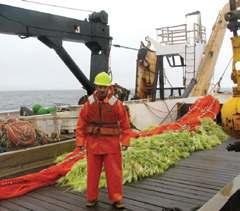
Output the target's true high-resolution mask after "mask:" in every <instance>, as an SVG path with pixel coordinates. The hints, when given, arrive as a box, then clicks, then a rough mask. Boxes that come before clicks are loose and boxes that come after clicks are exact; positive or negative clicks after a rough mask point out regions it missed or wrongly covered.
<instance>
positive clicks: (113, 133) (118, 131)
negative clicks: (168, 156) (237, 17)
mask: <svg viewBox="0 0 240 211" xmlns="http://www.w3.org/2000/svg"><path fill="white" fill-rule="evenodd" d="M111 82H112V80H111V77H110V76H109V75H108V74H107V73H105V72H101V73H99V74H98V75H97V76H96V77H95V81H94V84H95V85H96V90H95V92H94V93H93V94H92V95H91V96H90V97H88V101H87V102H86V103H85V104H84V106H83V108H82V109H81V111H80V114H79V118H78V122H77V129H76V145H77V147H80V149H81V150H85V149H86V150H87V172H88V173H87V204H86V206H87V207H93V206H95V205H96V204H97V199H98V194H99V188H98V185H99V179H100V174H101V171H102V167H103V165H104V170H105V172H106V178H107V189H108V196H109V199H110V200H111V201H112V202H113V206H114V207H115V208H118V209H123V208H124V204H123V203H122V198H123V190H122V158H121V150H127V148H128V144H129V137H130V134H131V129H130V126H129V119H128V114H127V111H126V110H125V108H124V106H123V104H122V102H121V101H120V100H118V99H117V98H116V97H115V96H114V95H113V91H112V90H113V89H112V87H111Z"/></svg>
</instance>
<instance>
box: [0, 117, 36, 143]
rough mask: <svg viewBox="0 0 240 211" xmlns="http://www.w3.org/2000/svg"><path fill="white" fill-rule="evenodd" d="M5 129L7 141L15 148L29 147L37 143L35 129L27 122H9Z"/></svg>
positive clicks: (4, 126)
mask: <svg viewBox="0 0 240 211" xmlns="http://www.w3.org/2000/svg"><path fill="white" fill-rule="evenodd" d="M3 128H4V130H5V131H6V135H7V139H8V140H9V142H10V143H11V144H12V145H14V146H29V145H32V144H34V143H35V141H36V132H35V128H34V127H33V126H32V125H31V123H29V122H27V121H22V120H8V121H7V123H5V124H4V125H3Z"/></svg>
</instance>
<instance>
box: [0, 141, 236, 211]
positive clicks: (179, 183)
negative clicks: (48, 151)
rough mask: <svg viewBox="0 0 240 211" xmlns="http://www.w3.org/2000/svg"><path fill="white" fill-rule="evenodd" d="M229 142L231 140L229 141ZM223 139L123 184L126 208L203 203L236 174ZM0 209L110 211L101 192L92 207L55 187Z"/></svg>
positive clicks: (8, 202) (79, 196)
mask: <svg viewBox="0 0 240 211" xmlns="http://www.w3.org/2000/svg"><path fill="white" fill-rule="evenodd" d="M231 141H232V140H231ZM228 143H229V142H226V143H224V144H222V145H220V146H218V147H216V148H214V149H213V150H208V151H203V152H195V153H193V154H192V155H191V156H190V157H189V158H188V159H185V160H182V161H179V162H178V163H177V164H176V166H174V167H172V168H170V169H169V170H168V171H167V172H165V173H164V174H163V175H161V176H155V177H152V178H147V179H144V180H142V181H140V182H137V183H134V184H129V185H125V186H124V194H125V196H124V203H125V205H126V207H127V209H126V210H136V211H140V210H156V211H161V210H162V208H164V207H171V208H173V207H178V208H180V209H181V210H184V211H185V210H186V211H187V210H191V209H193V208H196V207H199V206H201V205H203V204H204V203H205V202H207V201H208V200H209V199H210V198H211V197H212V196H214V195H215V193H216V192H217V191H218V190H219V189H221V188H222V187H223V186H224V185H225V184H226V183H228V182H229V181H231V180H232V179H233V178H234V177H235V176H237V175H238V174H240V153H237V152H227V151H226V150H225V146H226V144H228ZM0 210H1V211H5V210H14V211H15V210H34V211H35V210H58V211H61V210H79V211H81V210H98V211H100V210H102V211H103V210H104V211H105V210H114V209H113V208H112V207H111V204H110V203H109V201H108V199H107V194H106V190H102V191H101V195H100V198H99V203H98V205H97V207H95V208H91V209H89V208H86V207H85V198H84V194H83V193H77V192H71V191H69V190H66V189H61V188H58V187H56V186H50V187H46V188H42V189H39V190H36V191H33V192H31V193H29V194H27V195H25V196H22V197H19V198H15V199H11V200H5V201H2V202H0Z"/></svg>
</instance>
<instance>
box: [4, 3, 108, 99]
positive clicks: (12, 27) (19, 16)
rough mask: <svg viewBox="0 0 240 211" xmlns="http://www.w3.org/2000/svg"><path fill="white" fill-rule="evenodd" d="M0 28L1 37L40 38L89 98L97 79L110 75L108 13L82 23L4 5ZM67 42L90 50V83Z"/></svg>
mask: <svg viewBox="0 0 240 211" xmlns="http://www.w3.org/2000/svg"><path fill="white" fill-rule="evenodd" d="M0 26H1V27H0V33H3V34H9V35H18V36H19V37H20V38H28V37H36V38H37V39H38V40H39V41H41V42H42V43H44V44H45V45H46V46H48V47H49V48H51V49H54V50H55V52H56V53H57V55H58V56H59V57H60V58H61V59H62V61H63V62H64V63H65V64H66V65H67V67H68V68H69V69H70V71H71V72H72V73H73V74H74V76H75V77H76V78H77V79H78V81H79V82H80V83H81V84H82V85H83V87H84V88H85V89H86V91H87V93H88V95H90V94H91V93H92V92H93V91H94V85H93V80H94V77H95V75H97V74H98V73H99V72H101V71H103V70H105V71H108V60H109V54H110V49H111V41H112V38H111V37H110V35H109V31H110V29H109V25H108V14H107V13H106V12H105V11H100V12H93V13H92V14H90V15H89V17H88V19H85V20H83V21H82V20H77V19H73V18H67V17H63V16H58V15H53V14H48V13H43V12H38V11H34V10H28V9H23V8H18V7H13V6H9V5H4V4H0ZM63 41H72V42H81V43H84V44H85V45H86V46H87V47H88V48H89V49H90V51H91V67H90V80H89V79H88V77H86V76H85V75H84V73H83V72H82V70H81V69H80V68H79V67H78V66H77V64H76V63H75V62H74V60H73V59H72V58H71V56H70V55H69V54H68V52H67V51H66V50H65V48H64V47H63V45H62V43H63Z"/></svg>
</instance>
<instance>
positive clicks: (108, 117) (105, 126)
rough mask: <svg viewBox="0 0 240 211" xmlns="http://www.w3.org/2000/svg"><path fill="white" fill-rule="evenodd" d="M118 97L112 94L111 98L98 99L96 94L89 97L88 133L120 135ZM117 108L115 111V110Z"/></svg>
mask: <svg viewBox="0 0 240 211" xmlns="http://www.w3.org/2000/svg"><path fill="white" fill-rule="evenodd" d="M117 101H118V99H117V98H116V97H115V96H114V95H112V96H111V97H110V98H109V99H107V100H104V101H98V100H97V99H96V98H95V96H94V95H91V96H90V97H89V98H88V103H89V104H88V114H87V121H88V123H89V124H88V126H87V128H86V133H87V134H88V135H103V136H104V135H106V136H118V135H120V133H121V131H120V125H119V121H118V117H117V112H116V105H117ZM114 110H115V111H114Z"/></svg>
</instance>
